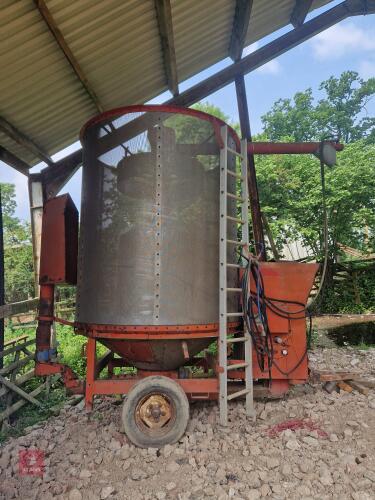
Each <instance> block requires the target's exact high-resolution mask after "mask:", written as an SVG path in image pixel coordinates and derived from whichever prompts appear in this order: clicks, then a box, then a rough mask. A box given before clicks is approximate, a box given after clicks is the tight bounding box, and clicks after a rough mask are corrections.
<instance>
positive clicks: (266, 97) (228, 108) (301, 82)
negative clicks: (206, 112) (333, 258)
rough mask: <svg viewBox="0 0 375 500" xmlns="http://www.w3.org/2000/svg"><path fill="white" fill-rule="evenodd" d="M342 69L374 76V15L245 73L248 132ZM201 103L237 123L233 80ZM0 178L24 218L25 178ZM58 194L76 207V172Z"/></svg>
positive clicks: (2, 172)
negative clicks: (284, 101) (12, 190)
mask: <svg viewBox="0 0 375 500" xmlns="http://www.w3.org/2000/svg"><path fill="white" fill-rule="evenodd" d="M337 3H340V2H339V1H337V2H336V1H335V2H333V3H331V4H330V7H332V6H334V5H335V4H337ZM317 14H319V10H316V11H314V13H313V15H312V16H311V17H314V16H315V15H317ZM289 29H290V26H289V27H287V28H284V29H282V30H279V31H278V32H276V33H274V34H273V35H271V36H269V37H266V38H264V39H263V40H261V42H257V43H255V44H253V45H251V46H250V47H246V48H245V49H244V54H243V55H247V54H249V53H250V52H252V51H254V50H256V49H257V48H259V47H261V46H262V45H264V44H265V43H268V42H269V41H271V40H272V39H274V38H276V37H277V36H280V35H282V34H283V33H285V32H287V31H289ZM231 63H232V61H231V60H230V59H229V58H228V59H226V60H224V61H222V62H220V63H218V64H216V65H214V66H212V67H210V68H209V69H207V70H205V71H203V72H201V73H199V75H196V76H195V77H193V78H190V79H189V80H187V81H185V82H182V83H181V84H180V91H184V90H185V89H187V88H189V87H191V86H192V85H194V84H196V83H198V82H199V81H201V80H202V79H204V78H207V77H208V76H210V75H212V74H214V73H216V72H217V71H219V70H220V69H223V68H224V67H226V66H228V65H229V64H231ZM346 70H354V71H357V72H358V73H359V75H360V76H361V77H362V78H363V79H368V78H370V77H375V15H372V16H371V15H370V16H358V17H352V18H350V19H347V20H345V21H342V22H341V23H339V24H337V25H335V26H333V27H332V28H330V29H328V30H326V31H324V32H322V33H320V34H319V35H317V36H315V37H314V38H312V39H311V40H309V41H307V42H305V43H303V44H301V45H299V46H298V47H296V48H294V49H292V50H290V51H288V52H286V53H285V54H283V55H282V56H280V57H278V58H277V59H274V60H272V61H270V62H269V63H267V64H266V65H264V66H262V67H261V68H259V69H257V70H256V71H254V72H252V73H250V74H248V75H246V77H245V82H246V90H247V97H248V106H249V112H250V120H251V129H252V133H253V134H256V133H259V132H261V130H262V124H261V117H262V115H264V114H265V113H266V112H267V111H269V110H270V109H271V107H272V105H273V103H274V102H275V101H277V100H278V99H280V98H290V97H293V95H294V94H295V93H296V92H298V91H302V90H305V89H307V88H309V87H311V88H312V90H313V95H314V97H315V98H317V99H319V98H320V96H321V93H320V92H319V90H318V87H319V84H320V82H322V81H323V80H326V79H327V78H329V77H330V76H332V75H333V76H336V77H338V76H339V75H340V74H341V73H342V72H343V71H346ZM169 98H170V94H169V93H168V92H165V93H164V94H162V95H161V96H158V97H157V98H155V99H153V100H152V101H150V102H152V103H162V102H164V101H166V100H167V99H169ZM205 101H207V102H210V103H211V104H214V105H216V106H218V107H220V108H221V109H222V110H223V111H224V113H225V114H226V115H228V116H229V117H230V120H231V121H232V122H237V121H238V113H237V105H236V95H235V89H234V84H231V85H228V86H227V87H225V88H224V89H222V90H220V91H218V92H215V93H214V94H212V95H211V96H210V97H208V98H207V99H205ZM367 112H368V114H370V115H374V114H375V99H374V101H372V102H371V103H370V104H369V106H368V108H367ZM78 148H79V143H76V144H75V145H73V146H72V147H69V148H66V149H65V150H63V151H62V152H60V153H58V154H56V155H54V156H53V159H54V160H58V159H60V158H62V157H63V156H66V155H67V154H69V153H71V152H72V151H73V150H75V149H78ZM44 166H45V165H37V166H36V167H34V168H33V169H32V172H37V171H38V170H40V168H42V167H44ZM0 182H10V183H13V184H15V187H16V196H17V203H18V205H17V211H16V215H17V216H18V217H19V218H21V219H25V220H29V218H30V216H29V199H28V191H27V181H26V177H25V176H24V175H22V174H20V173H18V172H16V171H15V170H14V169H12V168H10V167H8V166H7V165H5V164H4V163H2V162H1V161H0ZM63 192H69V193H70V194H71V196H72V198H73V200H74V202H75V203H76V205H77V207H78V208H79V205H80V192H81V172H80V171H79V172H77V173H76V174H75V175H74V176H73V177H72V179H71V180H70V181H69V182H68V183H67V184H66V186H65V187H64V189H63Z"/></svg>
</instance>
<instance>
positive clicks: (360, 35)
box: [310, 23, 375, 61]
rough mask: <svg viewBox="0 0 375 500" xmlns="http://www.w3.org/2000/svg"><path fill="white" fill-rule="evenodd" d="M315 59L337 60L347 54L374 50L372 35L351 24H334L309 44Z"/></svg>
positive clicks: (374, 44)
mask: <svg viewBox="0 0 375 500" xmlns="http://www.w3.org/2000/svg"><path fill="white" fill-rule="evenodd" d="M310 44H311V46H312V50H313V54H314V56H315V58H316V59H319V60H321V61H322V60H328V59H339V58H341V57H344V56H346V55H348V54H349V53H355V52H360V53H361V54H363V52H370V51H371V52H372V51H373V50H375V37H374V36H373V33H370V32H369V31H366V30H364V29H361V28H358V27H357V26H355V24H353V23H348V24H336V25H335V26H332V28H329V29H327V30H326V31H323V32H322V33H319V35H316V36H315V37H314V38H313V39H312V40H311V42H310Z"/></svg>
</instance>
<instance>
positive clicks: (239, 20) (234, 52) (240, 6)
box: [229, 0, 253, 61]
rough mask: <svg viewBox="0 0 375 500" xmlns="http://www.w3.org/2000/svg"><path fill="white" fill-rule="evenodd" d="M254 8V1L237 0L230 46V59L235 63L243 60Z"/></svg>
mask: <svg viewBox="0 0 375 500" xmlns="http://www.w3.org/2000/svg"><path fill="white" fill-rule="evenodd" d="M252 8H253V0H236V7H235V11H234V19H233V27H232V35H231V39H230V45H229V57H231V58H232V59H233V61H238V59H241V56H242V51H243V48H244V46H245V39H246V33H247V30H248V27H249V22H250V17H251V9H252Z"/></svg>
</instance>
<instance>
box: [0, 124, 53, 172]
mask: <svg viewBox="0 0 375 500" xmlns="http://www.w3.org/2000/svg"><path fill="white" fill-rule="evenodd" d="M0 130H1V132H3V133H4V134H5V135H7V136H8V137H10V138H11V139H13V141H15V142H16V143H17V144H19V145H20V146H22V147H24V148H25V149H27V150H28V151H30V152H31V153H33V154H34V155H35V156H37V157H38V158H39V159H40V160H42V161H45V162H46V163H47V164H48V165H52V164H53V161H52V158H51V157H50V156H49V155H48V154H47V153H46V152H45V151H43V149H42V148H41V147H40V146H39V145H38V144H36V143H35V142H34V141H32V140H31V139H30V138H29V137H27V136H26V135H25V134H23V133H22V132H21V131H20V130H18V129H17V128H16V127H15V126H14V125H12V124H11V123H10V122H8V120H6V119H5V118H4V117H2V116H0ZM21 161H22V160H21Z"/></svg>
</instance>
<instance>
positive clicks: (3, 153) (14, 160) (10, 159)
mask: <svg viewBox="0 0 375 500" xmlns="http://www.w3.org/2000/svg"><path fill="white" fill-rule="evenodd" d="M0 161H3V162H4V163H6V164H7V165H9V166H10V167H13V168H14V169H15V170H17V171H18V172H21V174H24V175H26V176H28V175H29V168H30V165H28V164H27V163H26V162H24V161H23V160H21V158H18V156H16V155H14V154H13V153H11V152H10V151H8V150H7V149H6V148H4V147H3V146H0Z"/></svg>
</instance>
